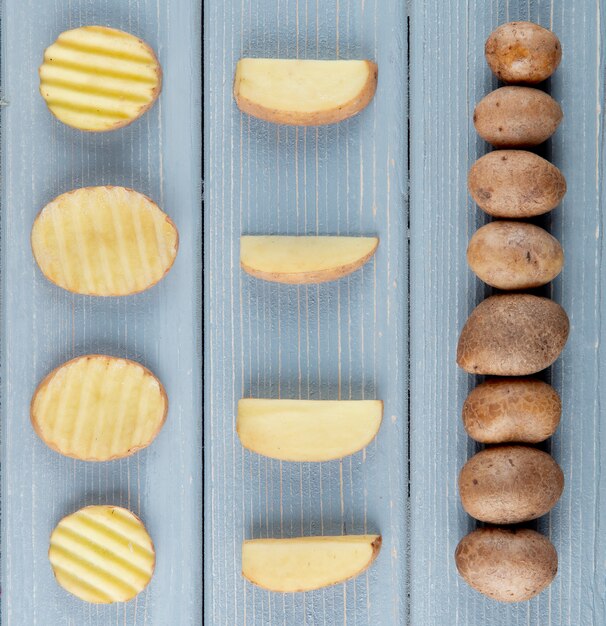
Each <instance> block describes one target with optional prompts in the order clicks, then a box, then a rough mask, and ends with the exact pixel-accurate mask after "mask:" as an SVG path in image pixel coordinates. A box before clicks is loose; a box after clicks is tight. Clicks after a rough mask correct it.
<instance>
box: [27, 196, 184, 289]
mask: <svg viewBox="0 0 606 626" xmlns="http://www.w3.org/2000/svg"><path fill="white" fill-rule="evenodd" d="M178 247H179V234H178V232H177V229H176V227H175V225H174V224H173V222H172V221H171V220H170V218H169V217H168V216H167V215H166V214H165V213H163V212H162V211H161V210H160V209H159V208H158V206H157V205H156V204H155V203H154V202H152V200H150V199H149V198H148V197H146V196H144V195H143V194H141V193H138V192H137V191H133V190H132V189H126V188H125V187H107V186H106V187H84V188H82V189H75V190H73V191H69V192H67V193H64V194H61V195H60V196H58V197H57V198H55V199H54V200H53V201H52V202H50V203H49V204H47V205H46V206H45V207H44V208H43V209H42V211H41V212H40V213H39V215H38V217H37V218H36V220H35V221H34V226H33V228H32V250H33V253H34V257H35V259H36V262H37V263H38V266H39V267H40V269H41V270H42V273H43V274H44V275H45V276H46V278H48V280H50V281H51V282H52V283H55V285H58V286H59V287H62V288H63V289H67V290H68V291H72V292H74V293H80V294H84V295H91V296H126V295H131V294H134V293H138V292H140V291H144V290H145V289H148V288H149V287H152V286H153V285H155V284H156V283H157V282H158V281H159V280H160V279H161V278H163V277H164V275H165V274H166V273H167V272H168V271H169V270H170V268H171V267H172V265H173V263H174V261H175V257H176V256H177V249H178Z"/></svg>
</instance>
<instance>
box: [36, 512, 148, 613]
mask: <svg viewBox="0 0 606 626" xmlns="http://www.w3.org/2000/svg"><path fill="white" fill-rule="evenodd" d="M48 558H49V559H50V562H51V566H52V568H53V572H54V574H55V577H56V579H57V582H58V583H59V584H60V585H61V586H62V587H63V588H64V589H65V590H66V591H69V592H70V593H72V594H74V595H75V596H76V597H78V598H80V599H81V600H85V601H86V602H92V603H94V604H110V603H112V602H127V601H128V600H131V599H132V598H134V597H135V596H136V595H137V594H138V593H141V591H143V589H145V587H146V586H147V585H148V583H149V581H150V580H151V578H152V576H153V573H154V567H155V564H156V554H155V551H154V544H153V542H152V540H151V538H150V536H149V535H148V534H147V531H146V530H145V526H144V525H143V522H142V521H141V520H140V519H139V518H138V517H137V516H136V515H134V514H133V513H131V512H130V511H128V510H126V509H123V508H121V507H119V506H108V505H103V506H87V507H84V508H83V509H80V510H79V511H76V512H75V513H72V514H71V515H68V516H67V517H64V518H63V519H62V520H61V521H60V522H59V524H57V527H56V528H55V530H53V532H52V534H51V538H50V548H49V550H48Z"/></svg>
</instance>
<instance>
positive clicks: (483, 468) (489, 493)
mask: <svg viewBox="0 0 606 626" xmlns="http://www.w3.org/2000/svg"><path fill="white" fill-rule="evenodd" d="M563 489H564V475H563V474H562V470H561V469H560V466H559V465H558V464H557V463H556V462H555V461H554V460H553V458H551V456H549V454H547V453H546V452H542V451H541V450H537V449H536V448H530V447H528V446H497V447H495V448H487V449H486V450H482V451H481V452H478V453H477V454H476V455H475V456H473V457H471V459H469V461H467V463H465V465H464V466H463V469H462V470H461V473H460V474H459V494H460V496H461V503H462V504H463V508H464V509H465V510H466V511H467V513H469V515H471V517H475V518H476V519H477V520H480V521H481V522H488V523H490V524H518V523H519V522H527V521H529V520H531V519H536V518H537V517H541V515H545V513H548V512H549V511H551V509H552V508H553V507H554V506H555V505H556V503H557V501H558V500H559V499H560V496H561V495H562V490H563Z"/></svg>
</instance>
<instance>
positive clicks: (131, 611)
mask: <svg viewBox="0 0 606 626" xmlns="http://www.w3.org/2000/svg"><path fill="white" fill-rule="evenodd" d="M198 4H199V3H197V2H195V1H194V0H191V1H187V2H163V1H162V0H130V1H128V2H127V1H122V0H99V1H98V2H89V1H87V0H73V1H70V2H61V1H55V2H36V1H34V0H4V2H3V6H2V88H3V90H2V97H3V99H4V100H5V101H6V102H7V103H8V104H7V106H5V107H3V109H2V164H3V170H2V185H3V186H2V623H3V624H7V625H13V626H30V625H34V624H40V625H44V626H58V625H66V624H71V625H74V626H75V625H77V626H81V625H83V624H91V625H92V624H95V625H99V626H107V625H108V624H113V623H115V624H149V625H152V624H153V625H154V626H156V625H158V626H160V625H169V624H170V625H175V626H176V625H179V626H180V625H182V624H183V625H186V624H192V625H198V624H200V623H201V619H202V618H201V614H202V597H201V586H202V565H201V561H202V558H201V557H202V541H201V536H202V517H201V515H202V510H201V509H202V485H201V478H202V476H201V474H202V471H201V467H202V462H201V430H202V429H201V401H200V400H201V389H200V387H201V354H200V348H199V346H200V344H201V337H200V326H201V315H200V308H201V305H200V301H201V288H200V285H201V280H200V278H201V277H200V266H201V264H200V258H199V257H200V241H201V209H200V171H201V170H200V168H201V161H200V159H201V155H200V146H201V141H200V136H201V128H200V122H201V119H200V118H201V113H200V105H201V103H200V98H201V85H200V47H201V15H200V7H199V6H198ZM91 23H92V24H103V25H108V26H114V27H117V28H121V29H124V30H126V31H129V32H132V33H134V34H136V35H138V36H140V37H142V38H143V39H144V40H146V41H147V42H149V43H150V44H151V45H152V46H153V47H154V48H155V49H156V50H157V52H158V54H159V57H160V61H161V63H162V65H163V68H164V90H163V93H162V95H161V96H160V99H159V101H158V103H157V104H156V105H155V106H154V107H153V109H152V110H151V111H149V112H148V113H147V114H146V115H145V116H144V117H143V118H142V119H141V120H139V121H137V122H136V123H134V124H133V125H132V126H130V127H128V128H126V129H124V130H120V131H116V132H113V133H109V134H108V133H106V134H87V133H82V132H79V131H76V130H72V129H69V128H68V127H66V126H64V125H62V124H61V123H59V122H58V121H56V120H55V119H54V118H53V117H52V116H51V115H50V113H49V112H48V110H47V109H46V106H45V104H44V102H43V101H42V98H41V97H40V95H39V93H38V75H37V68H38V65H39V63H40V62H41V59H42V53H43V50H44V48H45V47H46V46H47V45H49V44H50V43H51V42H52V41H53V40H54V39H55V38H56V37H57V35H58V34H59V33H60V32H61V31H63V30H65V29H68V28H73V27H76V26H80V25H85V24H91ZM106 183H110V184H118V185H127V186H129V187H133V188H135V189H138V190H140V191H142V192H143V193H146V194H148V195H149V196H151V197H152V198H154V199H155V200H157V201H158V203H159V204H160V206H161V207H162V208H163V209H165V210H166V211H167V213H168V214H169V215H170V216H171V217H172V218H173V219H174V221H175V222H176V224H177V226H178V227H179V230H180V234H181V247H180V251H179V255H178V258H177V261H176V263H175V266H174V267H173V269H172V271H171V272H170V273H169V275H168V276H167V277H166V279H164V280H163V281H162V282H161V283H160V284H159V285H158V286H156V287H154V288H153V289H151V290H150V291H148V292H146V293H144V294H141V295H138V296H134V297H126V298H120V299H118V298H109V299H102V298H92V297H83V296H78V295H71V294H69V293H67V292H65V291H63V290H61V289H59V288H57V287H54V286H53V285H51V284H50V283H48V282H47V281H46V280H45V279H44V278H43V277H42V275H41V274H40V272H39V271H38V269H37V268H36V266H35V263H34V260H33V258H32V254H31V250H30V245H29V233H30V229H31V225H32V221H33V219H34V217H35V215H36V213H37V211H38V210H39V209H40V208H41V207H42V206H43V205H44V204H45V203H46V202H48V201H49V200H51V199H52V198H53V197H54V196H56V195H57V194H59V193H61V192H64V191H67V190H69V189H71V188H73V187H77V186H81V185H95V184H106ZM86 352H106V353H109V354H114V355H118V356H123V357H130V358H134V359H137V360H140V361H141V362H142V363H144V364H145V365H146V366H148V367H150V368H151V369H152V370H153V371H154V372H155V373H156V374H157V375H158V376H159V377H160V378H161V379H162V381H163V382H164V384H165V385H166V389H167V392H168V396H169V403H170V410H169V415H168V420H167V422H166V425H165V426H164V428H163V430H162V432H161V433H160V435H159V436H158V439H157V440H156V441H155V442H154V443H153V444H152V446H151V447H150V448H149V449H148V450H145V451H142V452H140V453H138V454H137V455H135V456H133V457H131V458H129V459H125V460H121V461H114V462H110V463H99V464H92V463H83V462H78V461H74V460H70V459H67V458H64V457H62V456H60V455H58V454H57V453H55V452H53V451H52V450H50V449H49V448H47V447H46V446H45V445H44V444H43V443H42V442H41V441H40V440H39V439H38V438H37V437H36V435H35V434H34V433H33V431H32V428H31V426H30V424H29V402H30V398H31V394H32V392H33V391H34V389H35V387H36V384H37V382H38V381H39V380H40V379H41V378H42V377H43V376H44V375H45V374H46V373H47V372H48V371H49V370H50V369H52V368H53V367H55V366H56V365H58V364H59V363H61V362H62V361H64V360H66V359H69V358H70V357H73V356H75V355H79V354H83V353H86ZM94 503H111V504H118V505H122V506H125V507H128V508H130V509H131V510H133V511H134V512H135V513H137V514H139V515H140V516H141V517H142V518H143V520H144V521H145V523H146V525H147V528H148V530H149V531H150V534H151V536H152V538H153V539H154V541H155V544H156V548H157V568H156V573H155V576H154V578H153V580H152V582H151V584H150V586H149V588H148V589H147V590H146V591H145V592H143V593H142V594H141V595H140V596H139V597H138V598H137V599H136V600H134V601H132V602H130V603H128V604H125V605H113V606H95V605H90V604H86V603H84V602H81V601H79V600H77V599H76V598H74V597H73V596H70V595H69V594H68V593H66V592H65V591H63V590H62V589H61V588H60V587H59V586H58V585H57V584H56V583H55V581H54V579H53V575H52V572H51V568H50V565H49V562H48V559H47V555H46V553H47V550H48V538H49V535H50V532H51V530H52V529H53V527H54V525H55V524H56V523H57V522H58V520H59V519H60V518H61V517H62V516H63V515H65V514H67V513H69V512H71V511H73V510H75V509H76V508H78V507H80V506H82V505H85V504H94Z"/></svg>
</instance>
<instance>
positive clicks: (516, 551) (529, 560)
mask: <svg viewBox="0 0 606 626" xmlns="http://www.w3.org/2000/svg"><path fill="white" fill-rule="evenodd" d="M455 562H456V564H457V569H458V570H459V574H460V575H461V576H462V578H463V579H464V580H465V582H466V583H467V584H468V585H469V586H470V587H473V588H474V589H475V590H476V591H479V592H480V593H482V594H484V595H485V596H488V597H489V598H492V599H493V600H498V601H499V602H523V601H524V600H530V598H532V597H534V596H536V595H537V594H539V593H541V591H543V589H545V587H547V586H548V585H549V584H550V583H551V581H552V580H553V579H554V578H555V575H556V574H557V571H558V554H557V552H556V549H555V548H554V547H553V544H552V543H551V541H549V539H547V537H544V536H543V535H541V534H540V533H538V532H536V531H534V530H530V529H529V528H521V529H509V528H478V529H477V530H474V531H473V532H471V533H469V535H467V536H466V537H463V539H461V541H460V542H459V545H458V546H457V549H456V552H455Z"/></svg>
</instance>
